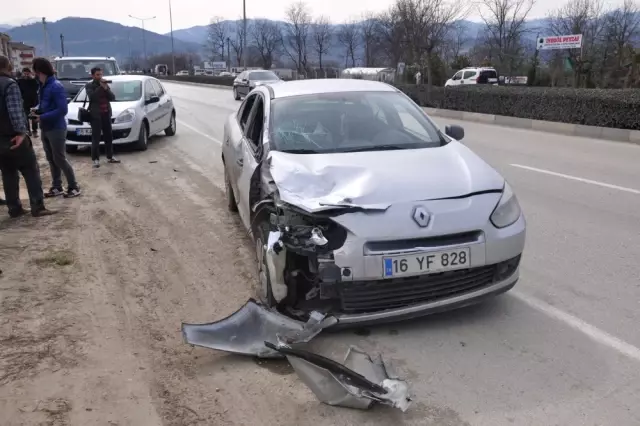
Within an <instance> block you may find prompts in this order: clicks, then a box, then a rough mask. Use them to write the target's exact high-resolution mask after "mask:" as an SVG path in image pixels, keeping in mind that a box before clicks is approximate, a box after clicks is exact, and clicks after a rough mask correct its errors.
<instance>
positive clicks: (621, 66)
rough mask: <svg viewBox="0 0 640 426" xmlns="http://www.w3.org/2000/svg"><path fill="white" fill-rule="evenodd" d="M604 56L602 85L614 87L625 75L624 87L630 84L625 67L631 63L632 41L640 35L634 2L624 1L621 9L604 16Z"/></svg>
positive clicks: (638, 12)
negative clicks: (617, 79)
mask: <svg viewBox="0 0 640 426" xmlns="http://www.w3.org/2000/svg"><path fill="white" fill-rule="evenodd" d="M604 26H605V28H604V38H605V40H604V44H605V45H604V54H603V58H602V68H603V70H602V85H603V86H610V85H616V78H619V77H620V75H621V74H623V73H624V74H625V75H626V77H627V78H625V80H626V81H625V83H624V86H625V87H629V85H630V84H631V81H630V79H629V78H628V76H627V74H628V71H629V70H631V68H632V67H629V70H628V71H625V66H626V65H627V64H628V63H630V62H633V56H634V55H635V49H634V46H633V41H635V39H636V38H637V36H638V34H639V33H640V10H639V8H638V3H637V1H636V0H625V1H624V3H623V4H622V6H621V7H619V8H618V9H616V10H613V11H611V12H610V13H608V14H607V15H606V18H605V24H604Z"/></svg>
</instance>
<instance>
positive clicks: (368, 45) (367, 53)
mask: <svg viewBox="0 0 640 426" xmlns="http://www.w3.org/2000/svg"><path fill="white" fill-rule="evenodd" d="M378 25H379V23H378V17H377V16H376V15H375V14H373V13H370V12H365V13H363V14H362V21H361V22H360V36H361V38H362V47H363V50H364V58H363V59H364V66H365V67H373V66H375V62H376V59H377V57H378V52H379V50H380V39H379V36H380V32H379V31H378Z"/></svg>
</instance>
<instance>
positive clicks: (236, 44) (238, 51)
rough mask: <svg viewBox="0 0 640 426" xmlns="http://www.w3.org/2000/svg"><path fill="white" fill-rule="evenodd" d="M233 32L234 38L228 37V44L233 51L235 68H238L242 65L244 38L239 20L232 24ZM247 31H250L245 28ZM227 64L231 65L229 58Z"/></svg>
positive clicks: (242, 27) (242, 26)
mask: <svg viewBox="0 0 640 426" xmlns="http://www.w3.org/2000/svg"><path fill="white" fill-rule="evenodd" d="M233 30H234V31H233V33H234V36H233V37H229V44H230V45H231V49H233V53H234V54H235V55H236V66H238V67H239V66H241V65H242V58H243V54H244V40H245V38H246V34H245V33H244V25H243V23H242V20H240V19H239V20H237V21H236V22H235V23H234V24H233ZM247 31H250V28H247ZM229 63H231V58H229Z"/></svg>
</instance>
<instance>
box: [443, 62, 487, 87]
mask: <svg viewBox="0 0 640 426" xmlns="http://www.w3.org/2000/svg"><path fill="white" fill-rule="evenodd" d="M469 84H492V85H498V72H497V71H496V70H495V68H490V67H470V68H464V69H461V70H460V71H458V72H457V73H455V74H454V75H453V77H451V78H450V79H449V80H447V82H446V83H445V84H444V87H451V86H461V85H465V86H466V85H469Z"/></svg>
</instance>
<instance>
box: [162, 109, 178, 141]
mask: <svg viewBox="0 0 640 426" xmlns="http://www.w3.org/2000/svg"><path fill="white" fill-rule="evenodd" d="M164 134H165V135H167V136H173V135H175V134H176V113H175V112H172V113H171V121H169V127H167V128H166V129H164Z"/></svg>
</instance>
